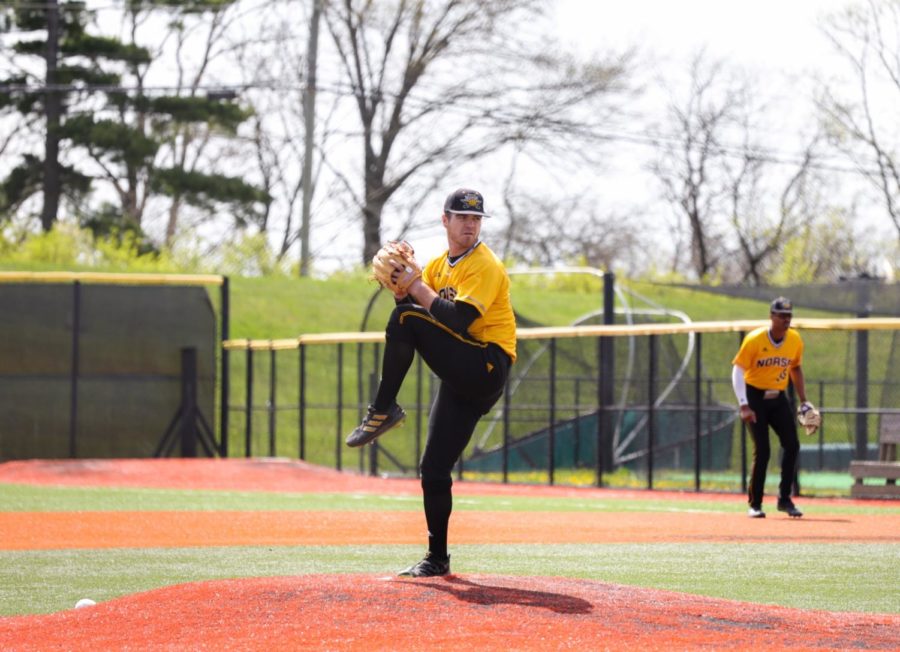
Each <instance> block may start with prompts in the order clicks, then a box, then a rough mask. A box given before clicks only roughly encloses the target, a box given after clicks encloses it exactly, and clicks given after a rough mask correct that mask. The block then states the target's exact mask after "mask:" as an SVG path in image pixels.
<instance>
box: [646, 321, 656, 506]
mask: <svg viewBox="0 0 900 652" xmlns="http://www.w3.org/2000/svg"><path fill="white" fill-rule="evenodd" d="M648 337H649V338H650V341H649V342H648V343H647V345H648V346H649V348H650V359H649V360H648V370H647V489H653V456H654V450H653V448H654V446H655V439H656V405H655V403H656V335H649V336H648Z"/></svg>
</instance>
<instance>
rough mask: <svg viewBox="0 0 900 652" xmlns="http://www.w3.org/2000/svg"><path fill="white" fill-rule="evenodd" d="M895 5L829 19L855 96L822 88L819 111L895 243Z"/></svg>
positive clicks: (869, 6) (899, 33)
mask: <svg viewBox="0 0 900 652" xmlns="http://www.w3.org/2000/svg"><path fill="white" fill-rule="evenodd" d="M898 25H900V3H898V2H896V1H895V0H870V1H869V2H867V3H863V4H858V5H854V6H852V7H850V8H848V9H846V10H844V11H843V12H840V13H838V14H835V15H833V16H831V17H830V19H829V20H828V21H827V22H826V23H825V25H824V32H825V35H826V36H827V37H828V38H829V39H830V40H831V43H832V44H833V46H834V48H835V50H836V51H837V52H838V53H839V54H840V55H842V57H843V58H844V60H845V61H846V62H847V63H848V64H849V65H850V68H851V70H852V71H853V74H854V76H855V77H854V82H855V84H856V89H855V91H850V90H844V89H843V88H842V87H841V86H838V85H837V84H835V85H832V86H825V87H824V88H823V89H822V95H821V98H820V101H819V106H820V108H821V110H822V113H823V115H824V118H825V122H826V125H827V127H828V129H829V135H830V137H831V142H832V144H833V145H835V146H836V147H837V148H838V149H839V150H841V151H842V152H843V153H844V154H845V155H846V156H847V157H848V158H849V159H850V160H851V161H853V162H854V164H855V165H856V167H857V169H858V170H859V172H860V174H862V175H863V177H864V178H865V179H866V180H867V181H868V182H869V183H870V184H871V187H872V188H874V189H875V190H876V191H877V193H878V195H879V196H880V203H881V205H882V207H883V209H884V212H885V213H886V214H887V217H888V218H889V220H890V222H891V224H892V225H893V227H894V230H895V231H896V233H897V238H898V242H900V151H898V147H900V140H898V139H900V134H898V132H897V129H896V124H897V120H896V106H897V102H898V101H900V30H898Z"/></svg>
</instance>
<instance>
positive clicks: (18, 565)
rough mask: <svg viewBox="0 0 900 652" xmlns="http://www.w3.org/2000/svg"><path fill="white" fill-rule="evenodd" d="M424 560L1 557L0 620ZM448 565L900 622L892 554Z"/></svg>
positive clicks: (554, 552)
mask: <svg viewBox="0 0 900 652" xmlns="http://www.w3.org/2000/svg"><path fill="white" fill-rule="evenodd" d="M421 554H422V548H421V547H419V546H411V545H392V546H303V547H298V546H256V547H246V546H242V547H209V548H147V549H140V550H134V549H112V550H48V551H12V552H10V551H0V615H2V616H11V615H18V614H29V613H49V612H53V611H59V610H62V609H70V608H72V607H73V606H74V605H75V602H76V601H77V600H78V599H80V598H83V597H90V598H91V599H93V600H96V601H98V602H102V601H105V600H111V599H113V598H116V597H119V596H123V595H128V594H131V593H136V592H140V591H149V590H151V589H154V588H159V587H162V586H168V585H173V584H181V583H185V582H198V581H203V580H215V579H226V578H239V577H264V576H283V575H301V574H310V573H376V574H380V573H383V574H385V575H393V574H394V573H396V572H397V571H398V570H399V569H400V568H402V567H403V566H405V565H407V564H408V563H410V562H411V561H415V559H417V558H418V557H419V556H420V555H421ZM452 555H453V570H454V572H457V573H488V574H493V575H523V576H556V577H574V578H583V579H590V580H596V581H602V582H612V583H616V584H626V585H630V586H643V587H651V588H657V589H667V590H672V591H679V592H686V593H692V594H697V595H705V596H710V597H714V598H723V599H729V600H743V601H747V602H756V603H762V604H775V605H782V606H785V607H796V608H802V609H824V610H828V611H858V612H874V613H898V612H900V597H898V594H897V591H896V586H897V585H898V582H900V572H898V562H900V555H898V550H897V546H895V545H886V544H840V545H829V544H799V543H754V544H578V545H576V544H560V545H457V546H453V551H452ZM848 578H852V579H848Z"/></svg>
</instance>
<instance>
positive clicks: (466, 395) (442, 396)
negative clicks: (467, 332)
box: [385, 304, 510, 480]
mask: <svg viewBox="0 0 900 652" xmlns="http://www.w3.org/2000/svg"><path fill="white" fill-rule="evenodd" d="M386 338H387V346H386V348H385V355H386V356H387V355H390V347H391V345H392V343H395V342H402V343H405V344H409V345H412V346H413V347H414V348H415V350H416V351H418V352H419V355H421V356H422V359H423V360H424V361H425V364H427V365H428V367H429V368H430V369H431V370H432V371H433V372H434V374H435V375H436V376H437V377H438V378H440V380H441V382H440V387H439V389H438V393H437V397H436V398H435V401H434V405H433V406H432V408H431V416H430V418H429V421H428V439H427V441H426V444H425V451H424V453H423V455H422V463H421V471H422V478H423V480H425V479H428V480H430V479H444V478H450V474H451V471H452V470H453V466H454V465H455V464H456V461H457V460H458V459H459V456H460V455H462V452H463V450H465V448H466V446H467V445H468V443H469V440H470V439H471V437H472V433H474V432H475V426H476V425H477V424H478V420H479V419H480V418H481V417H482V416H483V415H484V414H486V413H487V412H488V411H490V409H491V408H492V407H493V406H494V404H495V403H496V402H497V400H498V399H499V398H500V397H501V396H502V395H503V387H504V385H505V384H506V378H507V376H508V374H509V366H510V360H509V356H508V355H507V354H506V352H505V351H503V349H501V348H500V347H499V346H497V345H496V344H485V343H484V342H478V341H476V340H473V339H470V338H467V337H464V336H462V335H459V334H458V333H454V332H453V331H451V330H450V329H448V328H447V327H445V326H443V325H442V324H441V323H440V322H438V321H437V320H435V319H434V318H433V317H432V316H431V315H430V314H429V313H428V311H426V310H425V309H424V308H422V307H421V306H417V305H410V304H401V305H398V306H397V307H396V308H395V309H394V312H393V313H392V314H391V318H390V320H389V321H388V326H387V331H386Z"/></svg>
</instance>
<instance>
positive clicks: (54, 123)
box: [41, 0, 62, 232]
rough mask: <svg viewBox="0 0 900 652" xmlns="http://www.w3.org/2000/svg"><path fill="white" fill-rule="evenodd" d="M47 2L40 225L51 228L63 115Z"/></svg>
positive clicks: (55, 35)
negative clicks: (45, 89)
mask: <svg viewBox="0 0 900 652" xmlns="http://www.w3.org/2000/svg"><path fill="white" fill-rule="evenodd" d="M46 6H47V49H46V55H45V58H46V61H47V76H46V82H45V83H46V87H47V92H46V93H45V99H44V116H45V118H46V119H47V134H46V136H45V138H44V206H43V208H42V209H41V227H42V228H43V230H44V231H45V232H46V231H50V230H51V229H52V228H53V225H54V223H55V222H56V218H57V214H58V212H59V196H60V173H59V122H60V116H61V115H62V92H61V91H60V90H59V88H58V83H59V75H58V74H57V67H58V64H59V4H58V2H57V0H46Z"/></svg>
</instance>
